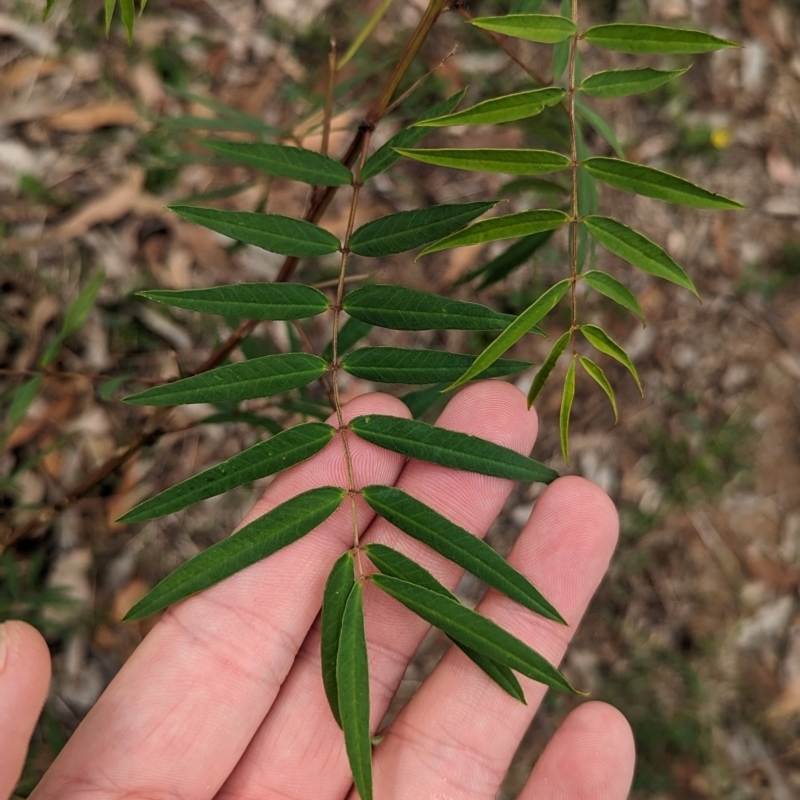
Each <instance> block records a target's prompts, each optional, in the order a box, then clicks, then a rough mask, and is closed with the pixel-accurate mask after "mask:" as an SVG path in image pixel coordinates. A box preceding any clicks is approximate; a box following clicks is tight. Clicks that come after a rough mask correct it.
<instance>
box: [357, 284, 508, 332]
mask: <svg viewBox="0 0 800 800" xmlns="http://www.w3.org/2000/svg"><path fill="white" fill-rule="evenodd" d="M342 308H343V309H344V310H345V311H346V312H347V313H348V314H350V316H351V317H355V318H356V319H360V320H362V321H363V322H369V323H370V324H371V325H380V326H381V327H383V328H392V329H393V330H399V331H429V330H434V331H448V330H450V331H496V330H500V329H502V328H505V327H506V325H508V323H509V322H511V321H512V320H513V319H514V317H513V316H512V315H511V314H501V313H500V312H499V311H495V310H494V309H493V308H489V307H488V306H484V305H481V304H480V303H468V302H466V301H464V300H450V299H448V298H446V297H442V296H441V295H438V294H434V293H433V292H423V291H422V290H420V289H408V288H406V287H405V286H391V285H387V284H374V285H370V286H362V287H361V288H360V289H356V290H355V291H353V292H350V293H349V294H347V295H345V297H344V300H343V301H342Z"/></svg>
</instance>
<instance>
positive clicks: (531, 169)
mask: <svg viewBox="0 0 800 800" xmlns="http://www.w3.org/2000/svg"><path fill="white" fill-rule="evenodd" d="M395 150H396V151H397V152H398V153H400V155H401V156H405V157H406V158H413V159H414V160H415V161H422V162H423V163H424V164H433V165H434V166H438V167H452V168H453V169H467V170H473V171H477V172H500V173H503V174H505V175H545V174H546V173H548V172H558V171H559V170H562V169H566V168H567V167H568V166H569V163H570V162H569V159H568V158H567V157H566V156H565V155H562V154H561V153H556V152H555V151H553V150H523V149H519V150H516V149H512V148H490V147H483V148H466V147H462V148H444V149H442V148H422V147H418V148H415V149H413V150H409V149H407V148H395Z"/></svg>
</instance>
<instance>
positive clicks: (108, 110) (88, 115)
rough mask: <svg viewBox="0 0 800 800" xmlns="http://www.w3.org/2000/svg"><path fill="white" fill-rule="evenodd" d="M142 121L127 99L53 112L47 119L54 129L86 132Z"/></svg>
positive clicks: (49, 125)
mask: <svg viewBox="0 0 800 800" xmlns="http://www.w3.org/2000/svg"><path fill="white" fill-rule="evenodd" d="M140 121H141V117H140V116H139V113H138V112H137V111H136V109H135V108H134V107H133V106H132V105H131V104H130V103H129V102H128V101H127V100H114V101H111V102H108V103H96V104H95V105H91V106H83V107H81V108H73V109H71V110H70V111H62V112H60V113H58V114H53V115H52V116H49V117H47V119H46V120H45V122H46V123H47V125H48V127H50V128H52V129H53V130H55V131H65V132H70V133H86V132H88V131H96V130H97V129H98V128H107V127H109V126H114V125H122V126H127V125H136V124H138V123H139V122H140Z"/></svg>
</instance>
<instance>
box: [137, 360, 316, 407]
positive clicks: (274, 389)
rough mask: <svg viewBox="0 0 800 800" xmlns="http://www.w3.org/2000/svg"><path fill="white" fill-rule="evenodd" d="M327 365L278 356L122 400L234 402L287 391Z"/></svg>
mask: <svg viewBox="0 0 800 800" xmlns="http://www.w3.org/2000/svg"><path fill="white" fill-rule="evenodd" d="M327 368H328V365H327V364H326V363H325V361H324V360H323V359H321V358H320V357H319V356H313V355H310V354H309V353H280V354H278V355H274V356H261V357H260V358H251V359H249V360H248V361H241V362H239V363H238V364H226V365H225V366H224V367H217V368H216V369H212V370H209V371H208V372H203V373H201V374H200V375H193V376H191V377H190V378H183V379H182V380H178V381H174V382H173V383H167V384H165V385H163V386H154V387H153V388H152V389H146V390H145V391H143V392H139V394H134V395H131V396H130V397H126V398H125V402H126V403H133V404H134V405H139V406H172V405H181V404H184V403H237V402H239V401H240V400H250V399H251V398H253V397H268V396H269V395H273V394H279V393H281V392H287V391H289V389H296V388H297V387H298V386H305V385H306V384H307V383H311V381H313V380H316V379H317V378H319V377H321V376H322V375H323V374H324V372H325V370H326V369H327Z"/></svg>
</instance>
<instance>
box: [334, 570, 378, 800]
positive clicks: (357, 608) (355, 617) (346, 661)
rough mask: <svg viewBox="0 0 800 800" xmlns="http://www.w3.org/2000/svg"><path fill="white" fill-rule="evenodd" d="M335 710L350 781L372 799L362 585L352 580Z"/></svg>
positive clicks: (338, 665) (344, 617)
mask: <svg viewBox="0 0 800 800" xmlns="http://www.w3.org/2000/svg"><path fill="white" fill-rule="evenodd" d="M336 683H337V685H338V692H339V713H340V714H341V718H342V729H343V731H344V746H345V750H346V751H347V760H348V761H349V762H350V771H351V773H352V775H353V783H355V785H356V789H357V790H358V794H359V797H361V798H362V800H372V740H371V739H370V734H369V663H368V661H367V640H366V636H365V635H364V587H363V584H361V583H356V584H355V585H354V586H353V588H352V590H351V591H350V596H349V597H348V598H347V604H346V605H345V608H344V614H343V615H342V632H341V638H340V639H339V655H338V657H337V659H336Z"/></svg>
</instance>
